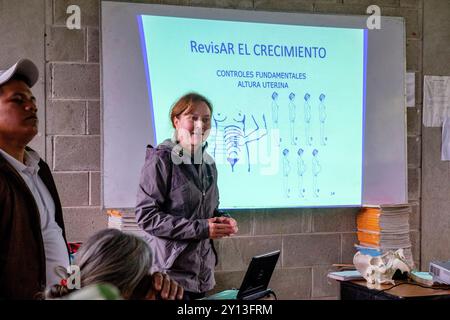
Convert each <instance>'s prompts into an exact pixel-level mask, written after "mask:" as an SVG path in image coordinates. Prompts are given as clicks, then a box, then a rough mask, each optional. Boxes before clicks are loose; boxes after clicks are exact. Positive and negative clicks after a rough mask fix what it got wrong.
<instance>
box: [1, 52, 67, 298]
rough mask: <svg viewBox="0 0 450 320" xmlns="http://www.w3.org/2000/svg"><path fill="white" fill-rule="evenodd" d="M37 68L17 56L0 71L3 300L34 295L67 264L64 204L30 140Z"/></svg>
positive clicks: (33, 128)
mask: <svg viewBox="0 0 450 320" xmlns="http://www.w3.org/2000/svg"><path fill="white" fill-rule="evenodd" d="M38 77H39V72H38V69H37V67H36V66H35V65H34V63H33V62H32V61H30V60H27V59H22V60H19V61H18V62H17V63H16V64H14V65H13V66H12V67H10V68H9V69H7V70H4V71H0V299H34V298H38V297H39V296H38V294H39V293H40V292H42V291H43V290H44V289H45V287H46V286H47V285H51V284H54V283H55V282H56V281H58V276H57V274H56V272H55V268H56V267H57V266H59V265H62V266H66V267H67V266H68V265H69V252H68V247H67V244H66V238H65V231H64V222H63V216H62V209H61V202H60V199H59V197H58V192H57V191H56V186H55V183H54V181H53V178H52V175H51V173H50V169H49V167H48V166H47V164H46V163H45V162H44V161H43V160H42V159H41V158H40V156H39V155H38V153H37V152H35V151H34V150H32V149H31V148H28V147H27V144H28V143H29V142H30V141H31V140H32V139H33V138H34V136H35V135H36V134H37V132H38V118H37V107H36V99H35V97H34V96H33V94H32V93H31V91H30V88H31V87H32V86H33V85H34V84H35V83H36V81H37V80H38Z"/></svg>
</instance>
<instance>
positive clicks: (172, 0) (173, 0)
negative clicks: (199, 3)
mask: <svg viewBox="0 0 450 320" xmlns="http://www.w3.org/2000/svg"><path fill="white" fill-rule="evenodd" d="M189 2H190V0H161V4H169V5H176V6H188V5H189Z"/></svg>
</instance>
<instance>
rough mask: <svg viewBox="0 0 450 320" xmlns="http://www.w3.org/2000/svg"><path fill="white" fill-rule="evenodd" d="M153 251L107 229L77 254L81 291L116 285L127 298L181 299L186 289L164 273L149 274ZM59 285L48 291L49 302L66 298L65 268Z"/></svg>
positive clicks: (76, 263)
mask: <svg viewBox="0 0 450 320" xmlns="http://www.w3.org/2000/svg"><path fill="white" fill-rule="evenodd" d="M152 258H153V257H152V252H151V250H150V247H149V246H148V244H147V243H146V242H145V241H144V240H143V239H141V238H139V237H137V236H134V235H131V234H126V233H123V232H121V231H119V230H116V229H104V230H101V231H99V232H97V233H95V234H94V235H92V236H91V237H90V238H89V239H88V240H87V241H86V242H85V243H84V244H83V245H82V246H81V247H80V250H79V251H78V252H77V253H76V254H75V261H74V265H76V266H78V267H79V268H80V273H81V275H80V282H81V283H80V284H81V288H84V287H87V286H90V285H96V284H102V283H106V284H111V285H113V286H115V287H116V288H117V289H118V290H119V291H120V294H121V296H122V298H124V299H130V300H140V299H144V300H156V299H157V298H162V299H169V300H174V299H182V298H183V293H184V290H183V288H182V287H181V286H179V285H178V283H177V282H175V281H174V280H171V279H170V278H169V277H168V276H167V275H165V274H162V273H158V272H156V273H153V274H149V271H150V268H151V266H152ZM58 271H59V272H60V273H62V274H63V277H62V279H61V282H60V284H57V285H54V286H52V287H50V288H48V289H47V290H46V292H45V296H46V298H47V299H51V298H60V297H63V296H66V295H68V294H70V293H72V292H73V291H75V290H76V289H69V288H68V287H69V286H68V285H67V278H68V277H69V276H70V275H69V274H68V273H67V271H66V269H65V268H64V267H60V268H59V269H58Z"/></svg>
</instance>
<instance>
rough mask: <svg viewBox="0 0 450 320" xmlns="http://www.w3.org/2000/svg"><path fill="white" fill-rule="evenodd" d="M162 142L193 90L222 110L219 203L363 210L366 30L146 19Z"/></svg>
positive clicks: (217, 133)
mask: <svg viewBox="0 0 450 320" xmlns="http://www.w3.org/2000/svg"><path fill="white" fill-rule="evenodd" d="M138 21H139V25H140V29H141V30H140V31H141V39H142V40H141V41H142V49H143V50H142V51H143V55H144V61H145V65H146V67H147V70H146V72H147V81H148V94H149V97H150V99H149V100H150V104H151V105H150V106H149V108H151V111H152V114H153V118H154V119H155V121H151V120H150V119H149V126H151V127H152V128H153V130H154V133H155V136H156V140H157V143H160V142H162V141H163V140H164V139H167V138H170V137H172V135H173V128H172V126H171V124H170V121H169V119H168V118H169V117H168V114H169V110H170V107H171V106H172V104H173V103H174V102H175V101H176V99H177V98H178V97H180V96H182V95H184V94H185V93H187V92H191V91H194V92H198V93H200V94H203V95H205V96H206V97H208V98H209V99H210V100H211V102H212V104H213V107H214V112H213V115H212V121H211V132H210V135H209V138H208V145H209V146H208V152H209V153H210V154H211V155H212V156H213V157H214V158H215V160H216V164H217V168H218V172H219V180H218V184H219V190H220V206H221V208H224V209H230V208H283V207H284V208H286V207H315V206H341V205H342V206H346V205H358V204H361V188H362V154H363V120H364V96H365V64H366V54H365V52H366V38H367V35H366V32H365V30H362V29H348V28H326V27H307V26H298V25H280V24H268V23H250V22H236V21H221V20H206V19H190V18H176V17H166V16H153V15H141V16H139V17H138Z"/></svg>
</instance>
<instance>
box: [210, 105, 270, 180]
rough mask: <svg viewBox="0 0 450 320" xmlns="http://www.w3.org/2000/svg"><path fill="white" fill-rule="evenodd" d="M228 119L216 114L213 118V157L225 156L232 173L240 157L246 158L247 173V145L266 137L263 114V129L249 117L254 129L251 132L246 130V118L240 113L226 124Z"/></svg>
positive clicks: (249, 166)
mask: <svg viewBox="0 0 450 320" xmlns="http://www.w3.org/2000/svg"><path fill="white" fill-rule="evenodd" d="M227 119H228V117H226V116H224V115H220V114H217V116H214V117H213V120H214V121H213V122H214V126H215V128H213V132H214V133H213V134H214V139H215V143H214V150H213V156H214V157H217V156H220V155H225V157H226V160H227V162H228V163H229V164H230V166H231V171H232V172H234V167H235V165H236V163H237V162H239V161H240V160H241V159H242V157H245V158H246V161H247V171H248V172H250V171H251V161H250V159H251V155H250V151H249V143H252V142H255V141H258V140H259V139H261V138H262V137H264V136H265V135H267V123H266V118H265V116H264V114H263V115H262V120H263V127H260V126H259V124H258V123H257V121H256V119H255V117H254V116H253V115H251V119H252V124H253V125H254V127H255V129H254V130H253V131H251V132H249V130H248V129H247V127H248V126H247V122H246V121H247V117H246V115H245V114H243V113H242V112H241V111H238V112H237V115H236V116H235V117H234V118H232V119H231V121H228V122H227Z"/></svg>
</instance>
